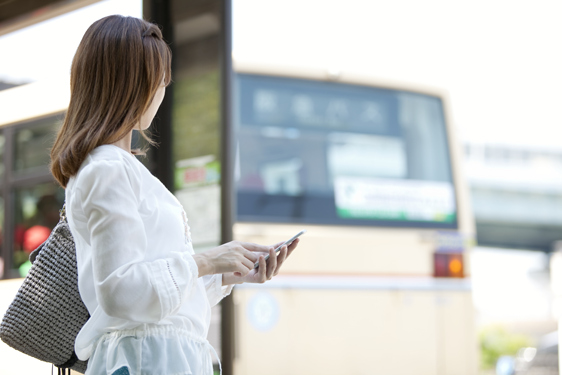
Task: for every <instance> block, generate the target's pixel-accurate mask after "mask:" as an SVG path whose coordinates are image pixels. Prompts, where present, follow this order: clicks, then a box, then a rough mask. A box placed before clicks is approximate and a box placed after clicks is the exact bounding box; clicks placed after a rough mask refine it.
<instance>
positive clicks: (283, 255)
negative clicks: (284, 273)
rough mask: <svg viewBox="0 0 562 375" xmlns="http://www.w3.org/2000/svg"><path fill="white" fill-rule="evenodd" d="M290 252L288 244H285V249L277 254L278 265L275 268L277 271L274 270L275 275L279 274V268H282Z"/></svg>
mask: <svg viewBox="0 0 562 375" xmlns="http://www.w3.org/2000/svg"><path fill="white" fill-rule="evenodd" d="M288 252H289V250H288V249H287V246H283V249H281V251H280V252H279V255H278V256H277V267H276V268H275V271H273V276H277V274H279V270H280V269H281V266H282V265H283V262H284V261H285V259H287V256H288V255H287V254H288Z"/></svg>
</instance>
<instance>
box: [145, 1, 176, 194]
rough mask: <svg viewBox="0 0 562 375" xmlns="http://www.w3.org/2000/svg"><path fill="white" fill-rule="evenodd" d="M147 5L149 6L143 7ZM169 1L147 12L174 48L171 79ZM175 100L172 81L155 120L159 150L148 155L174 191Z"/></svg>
mask: <svg viewBox="0 0 562 375" xmlns="http://www.w3.org/2000/svg"><path fill="white" fill-rule="evenodd" d="M143 4H145V5H146V3H143ZM171 13H172V12H171V3H170V0H151V1H150V9H145V11H144V14H145V18H148V19H149V20H150V21H151V22H154V23H156V24H158V25H159V26H160V27H161V28H162V36H163V37H164V40H165V41H166V42H167V43H168V44H169V45H170V48H172V76H173V74H174V73H173V72H174V65H175V64H174V53H173V52H174V25H173V24H172V16H171ZM173 100H174V89H173V80H172V83H171V84H170V86H168V87H167V88H166V95H165V96H164V100H163V101H162V104H161V105H160V108H159V109H158V112H157V113H156V116H155V117H154V124H153V129H154V135H155V137H154V139H155V140H156V141H157V142H158V146H157V147H154V148H152V149H151V150H150V153H149V154H148V157H149V158H150V159H149V160H150V161H151V163H150V164H151V165H150V167H151V168H150V171H151V172H152V173H153V174H154V176H156V177H157V178H158V179H159V180H160V181H161V182H162V183H163V184H164V186H166V188H168V189H169V190H171V191H173V189H174V177H173V160H172V146H173V145H172V109H173Z"/></svg>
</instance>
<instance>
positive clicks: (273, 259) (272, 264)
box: [266, 246, 285, 280]
mask: <svg viewBox="0 0 562 375" xmlns="http://www.w3.org/2000/svg"><path fill="white" fill-rule="evenodd" d="M283 248H285V246H283ZM276 268H277V254H275V250H273V249H271V250H270V251H269V259H268V261H267V272H266V277H267V279H268V280H271V278H272V277H273V272H274V271H275V269H276Z"/></svg>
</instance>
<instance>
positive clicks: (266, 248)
mask: <svg viewBox="0 0 562 375" xmlns="http://www.w3.org/2000/svg"><path fill="white" fill-rule="evenodd" d="M238 244H239V245H240V246H242V247H243V248H244V249H246V250H249V251H261V252H264V253H267V252H269V249H270V248H271V246H265V245H258V244H257V243H251V242H238Z"/></svg>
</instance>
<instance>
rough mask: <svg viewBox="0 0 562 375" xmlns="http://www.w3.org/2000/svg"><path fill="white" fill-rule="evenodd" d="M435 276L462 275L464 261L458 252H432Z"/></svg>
mask: <svg viewBox="0 0 562 375" xmlns="http://www.w3.org/2000/svg"><path fill="white" fill-rule="evenodd" d="M433 264H434V272H433V276H435V277H464V261H463V256H462V254H459V253H453V254H450V253H449V254H448V253H435V254H433Z"/></svg>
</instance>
